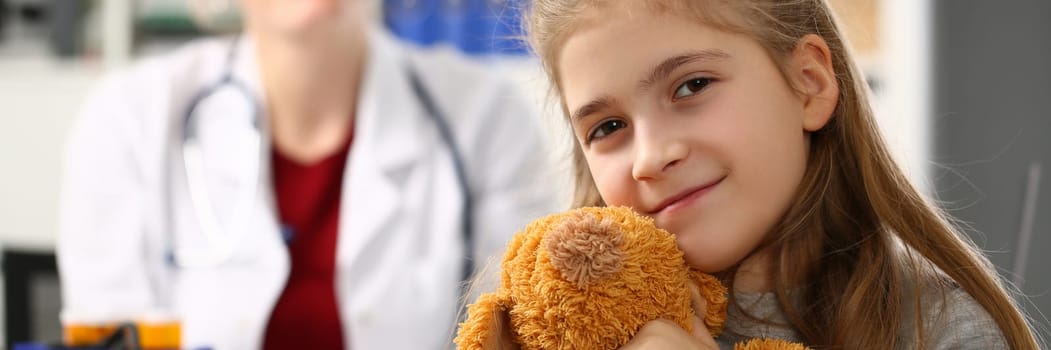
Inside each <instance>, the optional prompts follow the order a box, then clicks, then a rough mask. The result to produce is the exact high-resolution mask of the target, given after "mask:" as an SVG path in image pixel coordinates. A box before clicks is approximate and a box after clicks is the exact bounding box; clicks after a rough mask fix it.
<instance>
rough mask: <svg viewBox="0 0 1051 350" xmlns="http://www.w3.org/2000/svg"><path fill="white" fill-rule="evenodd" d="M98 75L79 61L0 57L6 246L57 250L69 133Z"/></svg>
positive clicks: (1, 206)
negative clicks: (62, 170) (84, 98)
mask: <svg viewBox="0 0 1051 350" xmlns="http://www.w3.org/2000/svg"><path fill="white" fill-rule="evenodd" d="M97 75H98V73H97V70H95V69H91V68H89V67H87V66H85V65H83V64H79V63H61V62H55V61H51V60H42V59H39V58H10V57H7V58H0V108H2V109H0V244H2V245H4V246H8V247H10V246H18V247H26V248H31V249H50V248H51V247H52V245H53V242H54V239H55V235H56V233H57V230H58V213H57V208H58V196H59V182H60V175H61V166H62V165H61V164H62V155H63V152H64V147H65V139H66V135H67V134H68V133H69V129H70V126H71V122H72V120H73V117H74V114H75V113H76V111H77V109H78V108H79V106H80V104H81V100H82V99H83V96H84V94H85V93H86V91H87V89H88V87H89V86H90V85H91V84H92V83H93V82H94V80H95V78H96V77H97Z"/></svg>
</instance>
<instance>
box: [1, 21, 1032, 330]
mask: <svg viewBox="0 0 1051 350" xmlns="http://www.w3.org/2000/svg"><path fill="white" fill-rule="evenodd" d="M185 1H186V0H0V248H2V249H3V250H4V251H5V255H4V260H3V261H0V263H2V264H3V265H4V268H5V273H4V277H5V280H8V281H9V282H8V283H7V284H8V285H4V286H0V287H2V288H0V289H2V290H4V292H3V293H4V295H5V297H6V298H8V299H11V300H6V301H5V303H4V304H2V305H0V310H3V311H2V312H0V314H5V315H9V316H8V317H11V316H10V314H12V310H14V311H17V312H15V313H14V314H16V315H22V314H29V315H34V316H30V317H28V318H23V317H22V316H14V318H12V319H5V320H0V344H7V343H8V342H9V341H12V340H15V339H12V336H11V335H9V334H7V332H8V330H10V329H12V328H14V329H15V331H16V332H19V333H20V334H19V335H17V336H19V337H21V336H28V337H30V338H32V339H33V340H39V341H55V340H57V339H58V337H59V336H60V335H59V328H58V319H57V310H58V299H57V298H58V295H59V294H58V287H57V280H56V279H55V278H54V276H53V275H52V274H49V273H48V272H47V271H49V268H52V269H53V258H51V255H50V254H51V253H52V249H53V245H54V240H55V236H56V233H57V229H58V221H57V219H58V212H57V208H58V196H59V179H60V176H61V171H62V169H61V167H62V157H63V152H64V146H65V138H66V136H67V134H68V132H69V129H70V125H71V122H72V120H73V117H74V116H75V114H76V111H77V110H78V109H79V107H80V104H81V102H82V99H83V98H84V95H85V93H86V92H87V91H88V89H89V88H90V87H91V86H92V84H93V83H94V82H95V81H96V80H97V79H98V78H99V77H100V76H101V75H102V74H104V73H105V72H107V71H110V70H114V69H121V68H122V67H125V66H127V65H128V64H129V63H130V62H132V61H133V60H135V59H136V58H139V57H142V56H144V55H149V54H153V53H159V52H165V51H167V50H170V49H172V48H174V47H176V46H178V45H180V44H182V43H184V42H186V41H187V40H192V39H193V38H195V37H198V36H200V35H202V31H201V30H200V29H199V28H197V27H196V26H195V25H194V23H193V22H192V21H190V20H189V16H188V11H187V10H186V3H185ZM368 1H374V2H375V3H376V6H375V9H376V13H375V15H374V19H375V20H376V21H377V23H380V24H381V25H382V26H384V27H387V28H388V29H389V30H390V31H391V32H393V33H395V34H396V35H397V36H399V37H402V38H403V39H405V40H406V41H410V42H414V43H417V44H419V45H424V46H429V45H446V46H452V47H456V48H458V49H460V50H462V51H464V52H465V53H467V54H469V55H472V56H474V57H476V58H477V59H478V60H480V61H483V62H486V63H488V64H492V65H494V66H497V67H501V68H503V69H502V71H503V72H505V73H506V74H510V75H512V76H514V77H516V78H517V79H518V80H519V81H520V82H521V84H523V85H524V86H527V87H528V88H529V89H531V91H533V92H534V96H535V100H536V103H538V104H541V105H545V106H547V110H548V112H549V113H548V114H549V115H547V116H546V118H545V121H546V124H547V125H548V128H549V129H550V130H549V131H550V132H551V134H552V138H553V140H565V138H561V137H562V136H563V134H562V133H563V132H564V130H562V129H560V128H559V126H560V120H559V118H561V116H559V115H557V108H556V105H557V104H556V103H554V101H551V100H549V99H547V98H546V95H545V92H546V89H547V85H546V83H545V82H544V77H543V76H542V74H541V73H540V71H539V70H538V69H537V67H536V62H535V60H533V59H532V58H531V57H529V56H528V52H527V51H526V50H525V46H524V45H522V44H521V43H519V42H518V41H516V40H514V39H515V38H516V37H517V36H518V35H520V33H519V32H518V31H517V30H516V29H517V26H518V22H517V16H518V13H519V11H518V8H519V7H520V4H521V3H522V0H368ZM829 2H830V4H831V5H832V6H833V7H834V8H835V10H836V12H837V14H838V15H839V16H840V19H841V23H842V24H843V25H844V27H845V28H844V29H845V30H846V32H847V35H848V38H849V39H850V41H851V44H852V46H853V48H854V52H855V54H856V56H857V58H858V60H859V62H860V63H861V66H862V68H863V69H864V71H865V72H866V75H867V78H868V80H869V83H870V86H872V88H873V90H874V92H875V95H874V100H873V105H874V108H875V109H876V111H877V117H878V118H879V122H880V126H881V128H882V129H883V131H884V136H885V137H886V139H887V140H888V142H889V144H890V146H891V149H892V151H893V152H894V155H895V157H896V158H897V159H898V161H899V162H900V164H901V165H902V167H904V168H905V169H906V171H907V172H908V174H909V175H910V177H912V179H913V180H914V181H915V182H916V183H917V184H919V186H920V187H921V189H922V190H923V191H925V192H927V193H928V194H931V195H933V196H936V197H937V198H940V199H941V200H943V201H944V205H946V206H947V207H948V208H950V209H952V210H953V214H955V215H957V216H959V217H960V218H961V219H962V220H963V221H965V222H968V223H970V224H971V226H972V227H973V228H974V230H972V231H970V232H969V234H971V235H972V237H974V238H975V239H976V241H977V242H978V243H979V244H980V245H981V246H982V247H983V248H985V249H986V250H987V251H988V254H989V256H990V257H991V258H992V259H993V261H994V263H996V265H997V266H998V267H999V268H1000V269H1001V271H1002V272H1003V273H1004V275H1005V276H1007V278H1008V279H1009V280H1012V281H1015V282H1016V283H1017V284H1018V285H1019V286H1020V287H1021V289H1022V290H1023V291H1024V292H1025V293H1026V294H1027V295H1029V296H1030V300H1031V301H1032V305H1029V306H1028V310H1029V312H1030V313H1031V314H1033V315H1036V316H1037V318H1039V319H1040V321H1041V322H1044V323H1045V324H1046V321H1044V320H1043V318H1042V317H1040V316H1039V315H1040V314H1039V310H1044V311H1045V312H1051V296H1049V295H1048V294H1049V292H1051V277H1049V276H1051V275H1049V274H1047V273H1046V272H1044V271H1043V269H1044V268H1045V266H1049V265H1048V263H1049V261H1048V258H1047V257H1046V256H1045V254H1041V253H1042V251H1041V248H1044V249H1047V248H1051V241H1049V239H1051V238H1049V235H1051V232H1049V231H1051V219H1049V217H1051V215H1048V214H1051V197H1048V192H1049V191H1051V184H1048V183H1047V181H1046V180H1045V181H1043V182H1042V183H1041V179H1042V178H1046V176H1043V174H1046V173H1048V172H1051V170H1049V169H1047V167H1048V165H1047V164H1049V161H1051V158H1049V157H1051V141H1049V140H1051V128H1049V123H1051V116H1049V112H1051V98H1049V96H1051V66H1049V64H1051V2H1049V1H1047V0H1003V1H988V0H829ZM563 145H565V144H564V143H563ZM1041 194H1042V195H1041ZM1026 252H1028V253H1026ZM48 259H52V260H50V262H51V265H50V266H49V264H48V261H49V260H48ZM10 281H13V282H10ZM12 296H14V298H10V297H12ZM26 298H28V299H26ZM19 327H21V328H19ZM1045 332H1046V331H1045ZM21 333H25V334H21ZM26 334H27V335H26ZM1045 334H1046V333H1045ZM5 339H6V340H5Z"/></svg>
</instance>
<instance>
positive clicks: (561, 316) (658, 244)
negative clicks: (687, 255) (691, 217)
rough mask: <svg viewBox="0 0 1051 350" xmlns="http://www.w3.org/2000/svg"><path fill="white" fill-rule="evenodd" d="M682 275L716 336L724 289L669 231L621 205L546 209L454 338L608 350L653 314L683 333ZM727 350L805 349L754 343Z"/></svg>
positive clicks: (513, 246) (485, 344)
mask: <svg viewBox="0 0 1051 350" xmlns="http://www.w3.org/2000/svg"><path fill="white" fill-rule="evenodd" d="M691 281H692V282H693V283H694V284H695V285H696V286H697V288H698V289H699V294H700V295H701V297H702V298H703V299H704V300H705V302H706V312H705V315H704V324H705V326H706V327H707V328H708V330H709V331H710V332H711V334H712V335H713V336H717V335H718V334H719V333H720V332H721V331H722V327H723V322H724V320H725V318H726V307H727V294H726V293H727V291H726V288H725V287H723V285H722V284H721V282H720V281H719V280H718V279H716V278H715V277H713V276H711V275H707V274H704V273H702V272H699V271H696V270H692V269H690V268H689V267H688V266H687V265H686V263H685V261H684V260H683V254H682V251H681V250H679V248H678V247H677V246H676V243H675V237H674V236H672V235H671V234H670V233H668V232H667V231H665V230H662V229H660V228H658V227H657V226H656V225H655V224H654V222H653V220H652V219H651V218H649V217H646V216H643V215H639V214H637V213H636V212H635V211H633V210H632V209H630V208H626V207H601V208H599V207H589V208H579V209H574V210H570V211H567V212H563V213H558V214H552V215H549V216H546V217H543V218H540V219H537V220H535V221H533V222H532V223H530V224H529V225H527V226H526V228H525V229H524V230H523V231H520V232H518V233H517V234H515V236H514V238H513V239H512V240H511V242H510V243H509V245H508V247H507V252H506V254H505V255H504V260H503V262H502V264H501V281H500V285H499V287H497V290H496V291H495V292H494V293H486V294H482V295H480V296H479V297H478V298H477V300H476V301H475V302H474V303H473V304H471V305H470V306H469V307H468V310H467V314H468V318H467V319H466V320H465V321H464V322H463V323H461V324H460V327H459V331H458V334H457V336H456V339H455V342H456V344H457V346H458V348H459V349H462V350H480V349H491V348H493V347H494V346H492V344H511V345H512V347H518V348H521V349H617V348H619V347H620V346H623V345H624V344H626V343H627V342H628V341H629V340H630V339H631V338H632V336H634V334H635V332H637V331H638V330H639V329H640V328H641V327H642V326H643V325H644V324H645V323H647V322H649V321H651V320H654V319H658V318H664V319H667V320H670V321H672V322H674V323H676V324H678V325H679V326H681V327H682V328H683V329H685V330H686V331H692V328H693V322H692V317H693V308H692V307H691V293H690V283H691ZM505 323H509V327H505V325H504V324H505ZM498 328H500V329H503V331H501V330H499V329H498ZM508 331H509V333H508ZM495 338H503V339H495ZM506 338H510V339H506ZM735 349H738V350H761V349H769V350H781V349H784V350H788V349H806V348H805V347H803V346H802V345H800V344H795V343H789V342H787V341H782V340H773V339H753V340H751V341H748V342H745V343H742V344H736V346H735Z"/></svg>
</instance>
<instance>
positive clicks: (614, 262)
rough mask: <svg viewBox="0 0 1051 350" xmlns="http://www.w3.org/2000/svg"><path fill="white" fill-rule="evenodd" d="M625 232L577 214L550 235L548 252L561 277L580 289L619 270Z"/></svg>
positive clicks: (607, 221) (590, 216)
mask: <svg viewBox="0 0 1051 350" xmlns="http://www.w3.org/2000/svg"><path fill="white" fill-rule="evenodd" d="M623 239H624V233H623V232H622V231H621V230H620V228H619V227H618V226H617V225H615V224H614V223H613V222H610V221H609V220H608V219H607V220H599V219H598V218H596V217H595V216H593V215H590V214H587V213H576V215H575V217H573V218H570V219H567V220H564V221H563V222H562V223H561V224H560V225H558V226H557V227H555V228H554V229H553V230H552V231H551V232H550V233H549V234H548V236H547V242H546V246H547V250H548V252H549V255H550V257H551V265H553V266H554V267H555V268H556V269H557V270H558V271H559V272H561V273H562V277H563V278H565V279H566V280H567V281H569V282H571V283H574V284H576V285H577V287H579V288H583V287H586V286H587V285H589V284H592V283H594V282H595V281H598V280H600V279H602V278H603V277H606V276H609V275H612V274H614V273H616V272H617V271H620V269H621V266H623V264H624V252H623V251H622V250H621V242H622V241H623Z"/></svg>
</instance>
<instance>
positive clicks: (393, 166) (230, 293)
mask: <svg viewBox="0 0 1051 350" xmlns="http://www.w3.org/2000/svg"><path fill="white" fill-rule="evenodd" d="M240 2H241V4H240V5H241V8H242V9H243V12H244V18H245V31H244V33H243V34H241V35H240V36H239V37H240V38H216V39H207V40H201V41H197V42H194V43H190V44H188V45H186V46H185V47H182V48H180V49H178V50H177V51H175V52H173V53H170V54H167V55H165V56H162V57H156V58H151V59H147V60H144V61H143V62H140V63H138V64H136V65H134V66H133V67H131V68H130V69H127V70H125V71H122V72H119V73H117V74H114V75H112V76H110V77H108V78H107V79H105V80H104V82H102V83H101V84H100V86H99V87H98V89H97V91H95V93H94V94H93V95H92V96H91V97H90V98H89V99H88V101H87V103H86V105H85V107H84V109H83V112H82V114H81V115H80V116H79V120H78V124H77V126H76V129H75V132H74V134H73V135H72V139H71V144H70V145H69V151H70V153H69V159H68V164H67V169H66V171H67V174H66V177H65V183H64V191H63V223H62V232H61V234H60V239H59V242H58V257H59V266H60V269H61V280H62V287H63V297H64V308H63V313H64V316H67V317H73V315H79V316H80V317H85V315H88V316H92V315H93V317H109V318H113V319H120V318H136V317H142V316H143V315H148V314H151V313H157V312H160V313H171V314H174V315H175V317H177V318H178V319H179V320H180V321H181V322H182V332H183V333H182V334H183V342H182V344H183V347H185V348H191V347H199V346H207V347H212V348H215V349H257V348H273V349H277V348H302V349H315V348H318V349H321V348H354V349H439V348H445V347H446V346H447V344H449V341H450V339H451V334H452V332H453V331H454V327H455V320H456V313H457V311H458V306H459V298H460V293H461V289H460V288H461V281H462V280H463V278H464V276H465V271H469V270H470V269H471V266H472V265H470V264H471V263H472V262H473V263H474V265H475V266H477V265H478V264H479V263H482V264H484V263H485V262H486V261H487V259H488V258H489V257H491V256H493V255H498V254H500V250H501V249H502V248H503V246H504V244H505V243H506V241H507V240H508V238H510V236H511V235H512V234H513V233H514V232H515V230H517V229H519V228H521V227H522V226H524V225H525V224H526V223H527V222H528V221H529V220H530V219H532V218H534V217H536V216H539V215H543V214H546V213H548V212H550V211H551V210H552V209H554V201H553V198H554V196H553V195H552V194H554V192H555V191H554V190H553V189H552V188H550V185H549V184H546V183H538V182H537V180H536V179H540V178H544V176H542V175H541V174H539V173H538V172H540V171H544V170H546V169H547V166H546V165H545V163H546V162H545V158H544V152H543V151H542V150H543V149H544V147H543V143H542V142H541V138H540V134H539V132H538V129H539V128H537V127H536V126H538V125H539V123H538V122H537V120H536V118H535V116H534V115H533V113H532V112H533V111H535V110H534V109H533V108H530V106H529V103H527V99H526V98H524V97H523V96H524V95H522V94H521V91H518V90H516V89H514V88H512V86H511V85H509V84H508V83H507V82H506V81H504V80H501V79H499V78H498V77H495V76H493V75H492V74H490V73H487V71H486V70H484V69H482V68H480V67H476V66H472V65H470V64H468V63H467V61H465V60H464V59H463V58H461V57H459V56H457V55H456V54H454V53H452V52H450V51H442V50H437V51H435V50H421V49H417V48H411V47H408V46H405V45H402V44H399V43H397V42H396V41H394V40H393V39H392V38H391V37H388V35H387V34H385V33H384V31H383V30H382V29H380V28H378V27H374V26H373V25H371V24H370V23H369V22H370V21H369V17H370V13H373V9H372V8H371V7H372V6H373V5H371V3H372V2H371V1H365V0H241V1H240ZM470 257H473V260H469V258H470ZM100 315H101V316H100Z"/></svg>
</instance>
